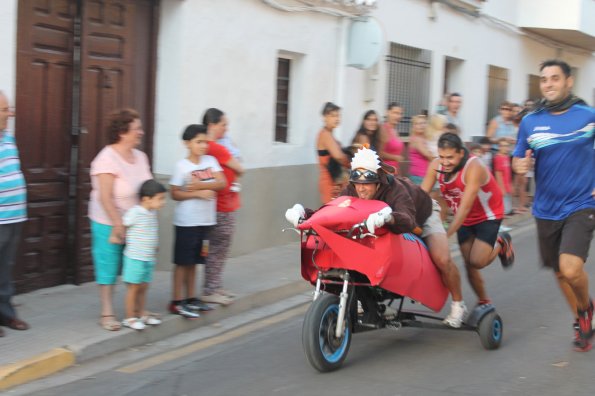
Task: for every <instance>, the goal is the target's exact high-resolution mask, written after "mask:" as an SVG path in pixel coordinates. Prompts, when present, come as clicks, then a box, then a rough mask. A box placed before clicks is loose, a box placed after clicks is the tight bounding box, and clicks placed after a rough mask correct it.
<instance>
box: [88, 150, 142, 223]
mask: <svg viewBox="0 0 595 396" xmlns="http://www.w3.org/2000/svg"><path fill="white" fill-rule="evenodd" d="M132 152H133V154H134V163H129V162H127V161H126V160H124V158H122V157H121V156H120V154H118V153H117V152H116V151H115V150H114V149H113V148H111V147H110V146H106V147H104V148H103V150H101V151H100V152H99V154H97V156H96V157H95V159H93V161H92V162H91V172H90V173H91V187H92V190H91V197H90V199H89V218H90V219H91V220H93V221H96V222H97V223H100V224H106V225H112V220H111V219H110V217H109V216H108V215H107V213H106V212H105V210H104V209H103V206H102V205H101V202H100V200H99V179H98V177H97V176H98V175H100V174H102V173H109V174H112V175H114V176H115V179H114V186H113V200H114V205H115V206H116V209H118V212H120V215H121V216H123V215H124V213H125V212H126V211H127V210H128V209H130V208H132V207H133V206H134V205H136V204H138V202H139V199H138V190H139V188H140V186H141V184H143V182H144V181H145V180H149V179H152V178H153V175H152V174H151V166H150V165H149V159H148V158H147V155H146V154H145V153H143V152H142V151H140V150H136V149H134V150H132Z"/></svg>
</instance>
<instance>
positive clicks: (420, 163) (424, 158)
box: [409, 114, 435, 186]
mask: <svg viewBox="0 0 595 396" xmlns="http://www.w3.org/2000/svg"><path fill="white" fill-rule="evenodd" d="M427 129H428V121H427V117H426V116H425V115H421V114H420V115H416V116H414V117H413V118H411V133H410V138H409V161H410V163H409V178H410V179H411V181H412V182H413V183H415V184H417V185H418V186H419V185H421V182H422V181H423V180H424V176H425V175H426V171H427V170H428V164H429V163H430V161H431V160H433V159H434V158H435V156H434V154H432V152H431V151H430V149H429V148H428V139H427V137H426V133H427Z"/></svg>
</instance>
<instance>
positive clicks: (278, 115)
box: [275, 58, 291, 143]
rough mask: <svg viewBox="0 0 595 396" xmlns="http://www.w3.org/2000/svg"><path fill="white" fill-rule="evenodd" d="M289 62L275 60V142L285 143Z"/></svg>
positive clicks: (282, 59) (287, 60)
mask: <svg viewBox="0 0 595 396" xmlns="http://www.w3.org/2000/svg"><path fill="white" fill-rule="evenodd" d="M290 69H291V60H290V59H285V58H277V99H276V106H275V142H281V143H287V138H288V136H287V126H288V122H289V120H288V118H289V116H288V115H289V85H290V84H289V83H290V81H289V76H290V74H289V73H290Z"/></svg>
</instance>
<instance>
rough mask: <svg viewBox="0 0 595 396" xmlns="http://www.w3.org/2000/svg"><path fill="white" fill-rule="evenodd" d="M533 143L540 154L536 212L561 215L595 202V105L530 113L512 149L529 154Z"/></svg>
mask: <svg viewBox="0 0 595 396" xmlns="http://www.w3.org/2000/svg"><path fill="white" fill-rule="evenodd" d="M528 149H531V150H533V157H534V158H535V184H536V188H535V197H534V202H533V215H534V216H535V217H537V218H539V219H545V220H562V219H565V218H567V217H568V216H570V215H571V214H572V213H574V212H576V211H579V210H582V209H587V208H595V198H593V196H592V192H593V189H594V188H595V109H594V108H592V107H589V106H585V105H574V106H572V107H571V108H570V109H568V111H566V112H565V113H562V114H558V115H553V114H551V113H549V112H548V111H546V110H541V111H537V112H535V113H530V114H528V115H527V116H526V117H525V118H523V120H522V121H521V124H520V126H519V134H518V140H517V144H516V147H515V149H514V153H513V155H514V156H515V157H524V156H525V151H526V150H528Z"/></svg>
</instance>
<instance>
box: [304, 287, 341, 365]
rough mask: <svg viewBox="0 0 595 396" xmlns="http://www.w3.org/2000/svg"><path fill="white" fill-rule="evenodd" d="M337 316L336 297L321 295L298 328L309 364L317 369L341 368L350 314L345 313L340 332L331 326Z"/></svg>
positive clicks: (333, 325)
mask: <svg viewBox="0 0 595 396" xmlns="http://www.w3.org/2000/svg"><path fill="white" fill-rule="evenodd" d="M338 316H339V297H337V296H335V295H334V294H323V295H321V296H319V297H318V298H317V299H316V300H315V301H314V302H313V303H312V305H310V308H309V309H308V311H307V312H306V316H305V318H304V324H303V327H302V344H303V346H304V352H305V353H306V357H307V358H308V361H309V362H310V364H311V365H312V366H313V367H314V368H315V369H316V370H318V371H320V372H327V371H333V370H336V369H338V368H339V367H341V365H342V364H343V361H344V360H345V358H346V357H347V352H348V351H349V346H350V345H351V327H352V326H351V316H350V315H349V310H347V312H346V315H345V320H344V324H343V334H342V335H341V337H339V338H337V337H336V334H335V329H336V327H337V318H338Z"/></svg>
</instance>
